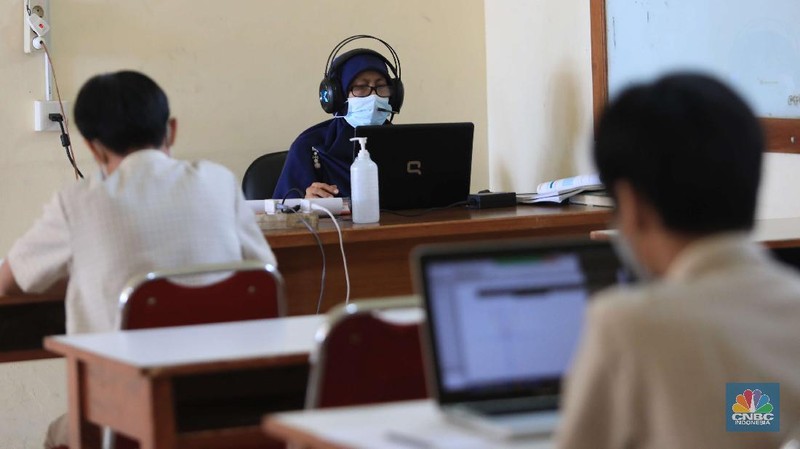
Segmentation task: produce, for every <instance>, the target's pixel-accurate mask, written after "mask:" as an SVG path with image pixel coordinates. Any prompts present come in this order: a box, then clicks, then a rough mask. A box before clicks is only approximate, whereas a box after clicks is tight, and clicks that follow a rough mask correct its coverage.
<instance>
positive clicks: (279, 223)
mask: <svg viewBox="0 0 800 449" xmlns="http://www.w3.org/2000/svg"><path fill="white" fill-rule="evenodd" d="M303 220H305V222H306V223H308V225H309V226H311V228H312V229H319V215H317V214H316V213H315V212H296V213H293V212H289V213H280V214H256V223H258V227H259V228H261V230H262V231H269V230H280V229H308V228H307V227H306V225H305V224H304V223H303Z"/></svg>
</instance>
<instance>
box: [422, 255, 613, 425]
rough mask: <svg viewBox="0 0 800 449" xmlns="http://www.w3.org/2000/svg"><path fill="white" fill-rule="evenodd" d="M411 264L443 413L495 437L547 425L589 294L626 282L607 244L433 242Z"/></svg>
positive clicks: (553, 418) (434, 385)
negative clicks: (450, 243)
mask: <svg viewBox="0 0 800 449" xmlns="http://www.w3.org/2000/svg"><path fill="white" fill-rule="evenodd" d="M415 262H416V267H415V268H416V275H417V277H416V281H417V284H416V285H417V290H418V291H419V293H420V294H421V296H422V298H423V300H424V303H425V310H426V313H427V317H428V319H427V324H426V328H427V339H426V341H425V344H426V347H427V351H426V352H427V362H428V363H427V368H428V375H429V381H430V382H429V384H430V386H431V387H432V388H433V392H434V393H435V398H436V400H437V401H438V404H439V406H440V408H441V410H442V411H443V412H444V414H445V416H446V417H447V418H448V419H451V420H452V421H454V422H456V423H460V424H466V425H468V426H472V427H475V428H478V429H482V430H484V431H486V432H487V433H489V434H491V435H493V436H497V437H501V438H511V437H523V436H530V435H534V434H540V433H547V432H550V431H552V430H553V429H554V428H555V425H556V423H557V420H558V413H557V406H558V402H559V395H560V393H561V383H562V379H563V378H564V376H565V374H566V373H567V371H568V368H569V365H570V363H571V360H572V356H573V352H574V350H575V349H576V346H577V344H578V341H579V338H580V335H581V329H582V326H583V318H584V311H585V309H586V305H587V301H588V299H589V297H590V295H591V294H592V293H594V292H595V291H596V290H598V289H601V288H604V287H606V286H609V285H612V284H615V283H617V282H618V281H623V280H624V277H623V276H624V272H623V271H622V269H621V266H620V263H619V261H618V259H617V257H616V255H615V253H614V251H613V249H612V248H611V246H610V245H609V243H608V242H591V241H584V240H581V241H523V242H514V243H512V244H508V245H504V246H498V244H497V243H486V244H470V245H466V246H464V245H462V246H431V247H423V248H421V249H419V250H418V251H417V252H416V254H415Z"/></svg>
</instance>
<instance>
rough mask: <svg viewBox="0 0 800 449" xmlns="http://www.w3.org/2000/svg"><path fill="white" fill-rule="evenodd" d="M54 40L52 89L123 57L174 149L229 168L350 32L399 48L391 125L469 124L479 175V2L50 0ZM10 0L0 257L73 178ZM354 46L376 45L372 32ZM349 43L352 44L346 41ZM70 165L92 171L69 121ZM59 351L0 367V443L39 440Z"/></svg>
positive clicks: (295, 125)
mask: <svg viewBox="0 0 800 449" xmlns="http://www.w3.org/2000/svg"><path fill="white" fill-rule="evenodd" d="M50 3H51V5H52V8H53V11H52V15H51V25H52V37H53V42H52V45H51V47H52V50H53V58H54V60H55V65H56V69H57V70H58V80H59V82H60V85H61V92H62V94H63V95H64V98H65V99H67V100H74V97H75V95H76V93H77V91H78V89H79V88H80V85H81V84H82V83H83V82H84V81H85V80H86V79H87V78H88V77H90V76H92V75H94V74H97V73H100V72H104V71H112V70H119V69H122V68H130V69H136V70H141V71H144V72H146V73H147V74H149V75H151V76H152V77H153V78H154V79H155V80H156V81H157V82H158V83H159V84H160V85H161V86H162V87H163V88H164V90H165V91H166V92H167V95H168V96H169V98H170V102H171V105H172V109H173V113H174V115H175V116H176V117H177V118H178V121H179V131H178V136H177V137H178V140H177V143H176V147H175V148H174V151H173V154H174V155H175V156H176V157H179V158H187V159H196V158H206V159H211V160H214V161H216V162H219V163H222V164H224V165H226V166H228V167H229V168H230V169H231V170H233V171H234V172H236V173H237V174H238V175H239V176H241V175H242V174H243V173H244V170H245V169H246V168H247V165H248V164H249V163H250V162H251V161H252V160H253V159H255V158H256V157H257V156H258V155H261V154H263V153H266V152H273V151H278V150H282V149H286V148H288V146H289V144H290V143H291V141H292V140H293V139H294V137H296V136H297V134H299V133H300V132H301V131H302V130H304V129H305V128H307V127H308V126H311V125H312V124H314V123H317V122H319V121H322V120H324V119H326V117H327V116H326V115H325V114H324V112H322V110H321V109H320V107H319V102H318V100H317V86H318V84H319V81H320V79H321V78H322V75H323V69H324V65H325V59H326V58H327V56H328V53H329V52H330V50H331V48H332V47H333V46H334V45H335V44H336V43H337V42H339V41H340V40H341V39H342V38H344V37H347V36H349V35H351V34H358V33H367V34H375V35H378V36H380V37H382V38H384V39H385V40H387V41H388V42H389V43H391V44H392V46H393V47H394V48H395V50H397V52H398V54H399V56H400V59H401V62H402V67H403V69H404V70H403V82H404V84H405V87H406V98H405V104H404V105H403V110H402V113H401V114H400V115H398V116H397V117H396V118H395V120H396V122H397V123H412V122H432V121H472V122H474V123H475V153H474V163H473V166H474V168H473V190H478V189H480V188H485V187H486V186H488V184H489V181H488V179H489V176H488V164H487V151H486V127H487V125H486V90H485V86H486V79H485V76H486V70H485V52H484V42H485V41H484V31H483V30H484V21H483V13H484V10H483V2H482V1H481V0H405V1H402V2H379V3H364V2H360V1H355V0H338V1H325V0H293V1H259V0H244V1H240V2H236V3H232V2H219V1H211V0H171V1H168V2H167V1H156V0H141V1H136V2H133V1H100V0H55V1H51V2H50ZM22 5H23V3H22V0H11V1H6V2H2V3H0V86H2V94H0V98H2V101H0V136H2V141H0V207H2V210H3V213H2V214H0V257H2V254H5V253H6V252H7V251H8V249H9V247H10V246H11V244H12V243H13V241H14V240H15V239H16V238H17V237H18V236H19V235H20V234H21V233H23V232H24V231H25V230H26V229H27V228H28V227H30V225H31V223H32V222H33V220H34V219H35V218H36V217H37V216H38V215H39V214H40V213H41V205H42V204H43V203H44V202H45V201H46V200H47V199H48V198H49V197H50V196H51V195H52V193H53V192H54V191H55V190H56V189H58V188H59V187H60V186H62V185H64V184H66V183H70V182H73V181H72V177H71V176H72V174H71V171H70V168H69V166H68V164H67V161H66V158H65V156H64V153H63V151H62V150H61V148H60V146H59V144H58V136H57V135H56V134H55V133H39V134H37V133H34V132H33V131H32V126H33V106H32V105H33V101H34V100H36V99H43V98H44V92H43V91H44V76H43V62H42V56H41V55H26V54H24V53H23V52H22ZM359 44H364V45H366V46H370V47H371V48H374V49H376V50H378V51H382V49H381V47H380V46H379V45H378V46H372V44H371V43H370V42H367V41H361V42H359ZM349 48H356V47H347V49H349ZM73 141H74V143H75V152H76V154H77V158H78V163H79V165H80V166H81V168H82V169H83V170H84V171H86V172H88V171H91V170H93V169H94V166H93V163H92V162H91V160H90V158H89V154H88V151H87V150H86V148H85V146H84V145H83V143H82V142H81V139H80V137H79V135H78V132H77V130H76V129H73ZM64 378H65V372H64V367H63V362H62V361H60V360H55V361H52V360H51V361H42V362H27V363H19V364H2V365H0V403H2V406H0V447H2V448H3V449H17V448H30V447H40V446H41V441H42V435H43V432H44V428H45V426H46V424H47V422H49V420H50V419H52V418H53V417H54V416H55V415H57V414H59V413H61V412H62V411H63V410H64V409H65V407H66V399H65V392H64Z"/></svg>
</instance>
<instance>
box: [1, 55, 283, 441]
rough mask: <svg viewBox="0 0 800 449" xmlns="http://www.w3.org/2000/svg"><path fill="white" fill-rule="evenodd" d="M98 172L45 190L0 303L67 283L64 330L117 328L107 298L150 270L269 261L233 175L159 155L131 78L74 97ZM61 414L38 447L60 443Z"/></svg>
mask: <svg viewBox="0 0 800 449" xmlns="http://www.w3.org/2000/svg"><path fill="white" fill-rule="evenodd" d="M75 122H76V123H77V125H78V129H79V130H80V132H81V134H82V135H83V137H84V138H85V139H86V144H87V145H88V147H89V150H90V151H91V152H92V155H93V156H94V159H95V160H96V161H97V164H98V165H99V167H100V170H99V172H100V173H99V174H98V176H95V177H92V178H91V179H86V180H82V181H80V182H77V183H75V184H73V185H70V186H68V187H66V188H65V189H63V190H61V191H59V192H57V193H56V194H55V195H54V196H53V198H52V199H51V200H50V202H49V203H48V204H46V205H45V207H44V213H43V214H42V216H41V218H39V219H38V220H37V221H36V223H35V224H34V225H33V227H32V228H31V229H30V230H29V231H28V232H27V233H25V234H24V235H23V236H22V237H21V238H20V239H19V240H17V241H16V242H15V243H14V245H13V246H12V248H11V250H10V252H9V253H8V256H7V258H6V259H5V261H4V262H3V263H2V265H0V296H1V295H8V294H18V293H22V292H25V293H37V292H42V291H44V290H46V289H47V288H48V287H50V286H51V285H53V284H55V283H56V282H58V281H59V280H63V279H68V284H67V295H66V312H67V332H68V333H81V332H101V331H111V330H114V329H116V328H117V326H118V323H117V319H118V318H117V316H118V312H117V304H118V302H117V301H118V298H119V294H120V292H121V291H122V288H123V287H124V286H125V284H126V283H127V281H128V280H129V279H130V278H131V277H133V276H135V275H137V274H141V273H144V272H147V271H151V270H160V269H170V268H178V267H182V266H188V265H194V264H206V263H224V262H235V261H239V260H244V259H255V260H260V261H262V262H265V263H270V264H273V265H276V260H275V256H274V255H273V253H272V251H271V250H270V248H269V246H268V245H267V242H266V240H265V239H264V236H263V234H262V233H261V231H260V229H259V228H258V225H257V224H256V222H255V217H254V216H253V213H252V211H251V210H250V209H249V208H248V207H247V206H246V203H245V202H244V197H243V196H242V193H241V190H240V188H239V183H238V182H237V180H236V178H235V176H234V175H233V174H232V173H231V172H230V171H229V170H227V169H226V168H224V167H222V166H220V165H218V164H214V163H211V162H207V161H199V162H188V161H181V160H177V159H173V158H171V157H170V147H171V146H172V144H173V142H174V140H175V130H176V121H175V119H174V118H170V112H169V104H168V101H167V97H166V95H165V94H164V92H163V91H162V90H161V88H160V87H159V86H158V85H157V84H156V83H155V82H154V81H153V80H151V79H150V78H148V77H147V76H145V75H143V74H141V73H138V72H132V71H122V72H117V73H109V74H104V75H98V76H95V77H94V78H92V79H90V80H89V81H87V82H86V84H84V86H83V87H82V88H81V90H80V92H79V93H78V98H77V100H76V101H75ZM66 422H67V421H66V419H65V417H64V416H62V417H61V418H60V419H58V420H57V421H55V422H54V423H53V424H52V425H51V426H50V429H49V431H48V437H47V441H46V443H45V447H56V446H59V445H64V444H67V439H68V436H67V426H66Z"/></svg>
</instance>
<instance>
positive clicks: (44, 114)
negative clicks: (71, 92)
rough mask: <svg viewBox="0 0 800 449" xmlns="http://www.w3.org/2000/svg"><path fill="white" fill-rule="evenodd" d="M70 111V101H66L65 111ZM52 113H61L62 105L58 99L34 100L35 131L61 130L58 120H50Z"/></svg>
mask: <svg viewBox="0 0 800 449" xmlns="http://www.w3.org/2000/svg"><path fill="white" fill-rule="evenodd" d="M67 111H69V102H67V101H65V102H64V112H67ZM50 114H61V107H60V106H59V104H58V102H57V101H38V100H37V101H34V102H33V130H34V131H61V127H60V126H58V122H54V121H52V120H50Z"/></svg>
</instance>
